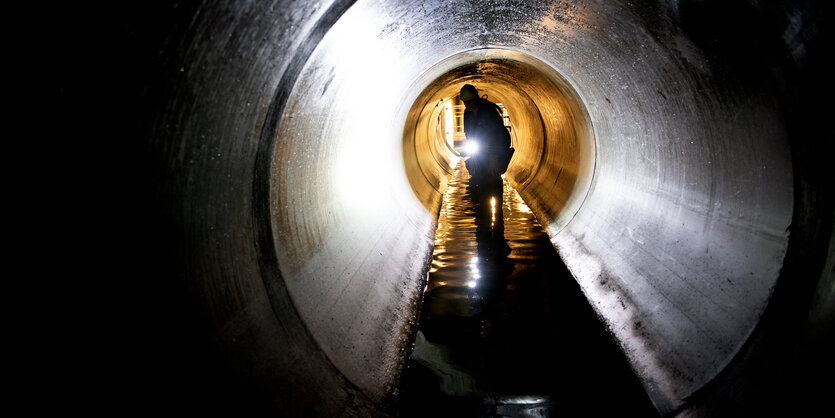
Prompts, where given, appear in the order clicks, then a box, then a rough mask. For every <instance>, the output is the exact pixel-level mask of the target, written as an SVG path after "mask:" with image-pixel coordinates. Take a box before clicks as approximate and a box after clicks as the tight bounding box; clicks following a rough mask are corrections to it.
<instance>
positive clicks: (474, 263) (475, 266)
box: [467, 257, 481, 287]
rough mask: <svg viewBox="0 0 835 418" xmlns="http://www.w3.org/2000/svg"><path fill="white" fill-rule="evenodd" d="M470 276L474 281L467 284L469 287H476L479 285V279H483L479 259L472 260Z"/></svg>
mask: <svg viewBox="0 0 835 418" xmlns="http://www.w3.org/2000/svg"><path fill="white" fill-rule="evenodd" d="M470 276H471V277H472V280H470V281H469V282H467V286H469V287H475V286H476V284H477V283H478V279H480V278H481V272H480V271H479V270H478V257H473V258H471V259H470Z"/></svg>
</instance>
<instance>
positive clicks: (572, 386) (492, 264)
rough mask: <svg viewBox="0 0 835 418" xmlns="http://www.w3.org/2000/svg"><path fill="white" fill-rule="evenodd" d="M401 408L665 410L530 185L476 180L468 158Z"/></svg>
mask: <svg viewBox="0 0 835 418" xmlns="http://www.w3.org/2000/svg"><path fill="white" fill-rule="evenodd" d="M500 191H501V192H502V193H501V196H499V192H500ZM491 198H492V199H491ZM397 414H398V415H399V416H552V415H563V416H564V415H565V414H569V416H574V414H577V415H582V416H613V415H617V416H621V415H623V416H658V414H657V412H656V411H655V409H654V408H653V406H652V404H651V403H650V401H649V398H648V397H647V395H646V393H645V392H644V390H643V388H642V387H641V385H640V383H639V381H638V380H637V378H636V377H635V376H634V374H633V373H632V371H631V370H630V368H629V366H628V364H627V363H626V360H625V358H624V357H623V355H622V353H621V352H620V351H619V350H618V348H617V346H616V345H615V344H614V342H613V341H612V340H611V338H610V337H609V334H608V333H607V332H606V330H605V329H604V327H603V325H602V324H601V323H600V322H599V321H598V319H597V316H596V315H595V313H594V312H593V310H592V309H591V307H590V306H589V305H588V302H587V301H586V299H585V298H584V296H583V294H582V292H581V291H580V289H579V287H578V286H577V284H576V282H575V281H574V279H573V277H572V276H571V274H570V273H569V272H568V271H567V269H566V268H565V265H564V264H563V263H562V261H561V260H560V258H559V255H558V254H557V252H556V250H555V249H554V247H553V246H552V245H551V242H550V241H549V239H548V236H547V235H546V234H545V232H544V230H543V229H542V227H541V226H540V224H539V223H538V221H537V220H536V217H535V216H534V215H533V213H531V211H530V209H529V208H528V207H527V205H525V203H524V202H523V201H522V199H521V198H520V197H519V194H518V193H517V192H516V191H515V190H514V189H513V188H512V187H511V186H510V185H509V184H508V183H507V182H506V181H503V182H502V185H501V186H500V188H499V187H496V188H494V190H492V191H485V190H483V188H481V189H479V188H475V187H471V186H470V185H469V174H468V173H467V170H466V168H465V166H464V164H463V162H461V163H459V164H458V166H457V167H456V172H455V174H454V175H453V178H452V179H451V181H450V186H449V188H448V190H447V192H446V193H445V194H444V199H443V203H442V206H441V211H440V216H439V220H438V228H437V231H436V236H435V250H434V253H433V259H432V265H431V267H430V273H429V281H428V284H427V288H426V291H425V294H424V302H423V307H422V310H421V316H420V324H419V328H418V334H417V338H416V342H415V347H414V351H413V353H412V356H411V358H410V360H409V362H408V365H407V368H406V370H405V372H404V375H403V377H402V379H401V385H400V388H399V404H398V411H397Z"/></svg>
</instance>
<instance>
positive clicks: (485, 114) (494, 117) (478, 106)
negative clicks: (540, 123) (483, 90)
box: [460, 84, 510, 185]
mask: <svg viewBox="0 0 835 418" xmlns="http://www.w3.org/2000/svg"><path fill="white" fill-rule="evenodd" d="M460 98H461V100H462V101H463V102H464V105H465V106H466V110H465V111H464V134H465V135H466V137H467V142H468V143H469V142H470V141H473V142H476V143H477V144H478V149H479V151H478V152H477V153H475V154H472V155H470V158H469V160H467V170H468V171H469V172H470V175H471V181H473V182H474V183H475V185H479V184H484V183H497V182H498V183H499V184H501V179H500V176H501V174H502V173H503V172H504V170H505V169H506V168H507V167H506V166H505V164H506V161H505V158H506V154H507V152H508V149H509V148H510V133H509V132H508V130H507V128H506V127H505V126H504V118H503V117H502V115H501V109H500V108H499V107H498V106H497V105H496V104H494V103H493V102H491V101H489V100H487V99H485V98H482V97H479V96H478V90H476V89H475V87H473V86H472V85H469V84H466V85H464V87H462V88H461V95H460Z"/></svg>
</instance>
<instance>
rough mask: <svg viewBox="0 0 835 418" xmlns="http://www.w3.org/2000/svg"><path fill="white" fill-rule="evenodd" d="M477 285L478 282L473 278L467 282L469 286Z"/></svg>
mask: <svg viewBox="0 0 835 418" xmlns="http://www.w3.org/2000/svg"><path fill="white" fill-rule="evenodd" d="M475 285H476V282H474V281H472V280H470V281H469V282H467V286H469V287H475Z"/></svg>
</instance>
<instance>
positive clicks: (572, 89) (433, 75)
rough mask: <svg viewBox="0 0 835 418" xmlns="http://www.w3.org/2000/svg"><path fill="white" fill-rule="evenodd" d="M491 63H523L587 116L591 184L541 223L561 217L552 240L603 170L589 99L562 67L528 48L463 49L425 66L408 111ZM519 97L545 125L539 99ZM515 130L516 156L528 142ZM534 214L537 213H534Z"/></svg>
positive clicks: (443, 97) (410, 87) (552, 231)
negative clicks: (465, 71) (465, 72)
mask: <svg viewBox="0 0 835 418" xmlns="http://www.w3.org/2000/svg"><path fill="white" fill-rule="evenodd" d="M451 62H452V63H455V64H454V65H449V64H450V63H451ZM488 62H497V63H502V62H514V63H519V64H522V65H526V66H529V67H530V69H534V70H536V75H537V77H542V78H544V79H545V80H547V81H550V82H552V83H554V84H555V85H556V86H559V87H560V88H561V89H563V88H564V89H566V90H567V91H568V93H570V94H572V95H574V96H575V99H573V100H572V99H569V100H571V102H572V103H573V104H576V105H577V109H579V110H580V111H581V116H583V118H584V120H583V122H581V123H579V124H582V125H583V126H584V127H585V128H586V133H585V134H584V135H582V137H581V138H580V139H579V140H580V141H584V142H586V143H587V144H589V146H590V150H591V152H590V158H588V159H587V160H588V161H587V163H588V165H589V169H588V178H587V181H586V183H585V185H584V186H583V187H582V190H575V191H573V192H572V193H571V197H574V198H575V199H577V201H576V202H575V203H573V204H572V205H571V206H570V207H566V208H561V209H560V210H559V212H558V216H555V217H554V219H541V220H540V221H545V222H543V224H550V225H551V226H553V225H554V224H556V223H557V222H555V219H556V218H560V222H559V225H558V227H557V228H553V227H549V228H546V230H547V231H548V234H549V235H550V236H551V237H553V236H555V235H557V234H559V233H560V232H561V231H562V230H564V229H565V228H566V227H567V226H568V225H569V224H570V223H571V221H572V220H573V219H574V218H575V217H576V216H577V214H578V213H579V212H580V211H581V210H582V208H583V206H584V205H585V204H586V202H587V201H588V198H589V196H590V194H591V192H592V190H593V188H594V184H595V180H596V179H597V176H598V167H599V165H598V158H599V152H598V149H599V142H598V141H599V139H598V137H597V134H596V132H597V130H596V127H595V124H594V119H593V118H592V117H591V112H590V110H589V104H588V101H587V100H586V97H585V96H584V95H583V94H582V91H581V89H580V88H579V87H578V85H577V83H575V82H574V81H573V80H572V79H571V77H569V76H568V75H567V74H566V73H565V72H564V71H561V70H560V69H559V68H557V67H556V66H554V65H553V63H551V62H550V61H549V60H548V59H545V58H543V57H541V56H539V55H537V54H536V53H534V52H532V51H529V50H526V49H522V48H518V47H514V46H509V45H492V44H488V45H481V46H476V47H472V48H466V49H461V50H459V51H456V52H454V53H451V54H448V55H446V56H445V57H443V58H441V59H439V60H436V61H435V62H433V63H431V64H429V65H427V66H426V67H425V69H423V70H422V71H421V72H420V74H419V75H418V76H417V77H415V79H413V80H412V81H411V83H410V84H409V85H408V86H407V87H406V89H405V91H413V90H416V91H419V93H417V94H416V95H415V96H414V97H415V98H414V99H413V100H409V102H410V104H409V105H407V108H408V109H409V110H408V112H412V111H414V109H415V107H416V106H417V105H418V102H419V101H420V99H421V97H423V96H424V94H426V93H427V91H428V90H431V89H432V88H433V87H435V86H434V85H435V84H436V83H437V82H438V81H439V80H440V79H442V78H443V77H445V76H447V75H448V74H452V73H454V72H455V71H457V70H459V69H461V68H464V67H467V66H472V65H479V64H483V63H488ZM439 69H440V70H439ZM474 77H483V75H482V76H479V75H478V74H474V75H471V76H470V77H457V78H456V79H455V80H454V81H453V82H447V83H445V84H446V85H448V86H454V87H453V90H454V92H453V94H446V95H439V94H438V93H437V91H436V92H435V94H434V95H432V96H431V97H432V100H426V101H425V104H424V106H425V107H427V108H428V107H429V106H430V105H431V104H433V103H438V104H440V103H443V102H444V101H446V100H450V101H452V100H453V99H454V98H455V97H457V95H458V89H459V88H460V85H461V84H462V83H469V82H471V80H472V79H473V78H474ZM498 81H499V82H506V83H508V84H509V82H508V81H507V80H506V79H504V78H499V79H498ZM492 83H493V84H495V81H492ZM441 89H443V90H446V89H445V88H443V87H441ZM561 93H562V94H563V95H565V92H564V91H563V92H561ZM518 94H519V95H520V96H524V97H526V98H528V99H529V100H530V101H531V102H532V103H534V105H535V108H534V110H535V111H536V113H537V116H538V117H539V118H540V123H543V124H544V120H543V119H542V118H543V114H542V110H541V108H540V106H539V103H537V102H536V100H535V99H534V98H533V97H531V95H530V93H529V92H528V91H525V90H524V89H521V88H519V89H518ZM479 95H480V96H483V94H482V90H481V89H479ZM566 97H567V96H566ZM488 98H489V96H488ZM505 107H506V108H508V112H509V113H519V112H518V110H513V111H512V112H511V110H512V109H511V108H510V107H508V106H507V105H505ZM424 117H425V118H427V119H431V113H427V114H426V115H425V116H424ZM408 120H409V118H408V117H404V118H403V120H400V121H393V122H395V123H398V124H404V125H408ZM430 123H431V121H430ZM511 126H513V123H511ZM407 129H408V126H404V128H403V130H404V137H403V143H404V144H405V143H406V130H407ZM542 129H543V130H544V129H545V128H544V127H543V128H542ZM513 130H514V131H515V132H513V133H512V134H511V137H512V146H514V147H516V150H517V153H516V154H518V150H519V148H518V145H519V143H520V142H524V140H523V139H520V138H519V137H517V133H518V131H516V129H515V127H514V128H513ZM412 135H414V132H413V133H412ZM440 140H443V142H444V143H446V140H445V139H443V138H440ZM550 140H551V141H554V139H550ZM542 141H543V142H547V141H549V139H542ZM447 148H449V149H450V150H451V151H452V152H451V153H450V155H452V156H454V157H455V158H463V157H462V156H461V155H458V154H457V153H455V152H454V150H453V149H452V148H451V147H449V146H448V147H447ZM405 153H406V147H404V155H405ZM515 158H516V157H515V156H514V159H515ZM544 158H545V155H544V153H543V155H542V159H544ZM511 166H513V160H511ZM542 167H543V161H539V162H538V163H537V164H536V166H535V167H534V171H532V172H531V173H530V174H529V175H528V178H527V180H530V179H532V178H534V177H535V176H536V175H537V171H538V170H540V169H542ZM447 172H448V174H450V175H451V171H449V170H447ZM509 172H510V169H508V173H509ZM424 178H425V179H426V180H427V181H430V180H429V178H428V177H425V176H424ZM511 180H512V179H511ZM409 182H410V183H412V182H413V180H412V179H409ZM430 182H431V181H430ZM513 185H514V187H517V186H523V187H527V184H526V182H519V183H515V184H513ZM412 189H413V191H414V192H415V194H416V197H418V198H420V197H419V196H417V194H418V193H417V190H416V189H415V187H414V184H412ZM436 190H438V192H439V193H442V192H443V189H440V190H439V189H436ZM566 209H569V211H570V216H567V217H566V216H564V214H565V210H566ZM534 212H535V213H536V212H537V211H536V210H534Z"/></svg>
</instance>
